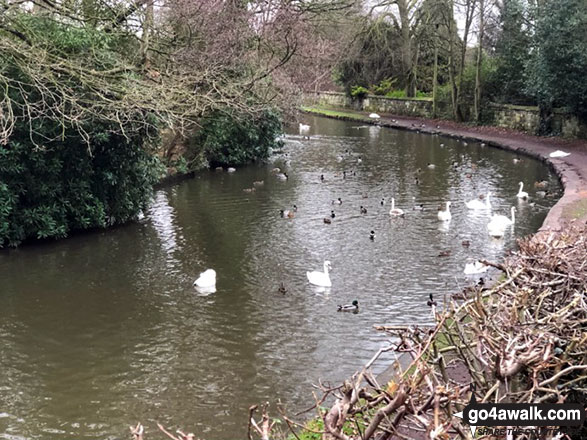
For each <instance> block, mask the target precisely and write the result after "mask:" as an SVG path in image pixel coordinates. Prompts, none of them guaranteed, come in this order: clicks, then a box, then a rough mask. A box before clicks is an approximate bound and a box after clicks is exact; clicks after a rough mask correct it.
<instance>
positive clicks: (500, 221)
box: [489, 206, 516, 226]
mask: <svg viewBox="0 0 587 440" xmlns="http://www.w3.org/2000/svg"><path fill="white" fill-rule="evenodd" d="M510 212H511V215H512V218H511V219H510V218H508V217H506V216H505V215H495V214H494V215H493V216H492V217H491V221H490V222H489V224H491V223H493V224H495V225H503V226H510V225H513V224H514V223H515V222H516V216H515V214H514V213H515V212H516V208H514V207H513V206H512V209H511V210H510Z"/></svg>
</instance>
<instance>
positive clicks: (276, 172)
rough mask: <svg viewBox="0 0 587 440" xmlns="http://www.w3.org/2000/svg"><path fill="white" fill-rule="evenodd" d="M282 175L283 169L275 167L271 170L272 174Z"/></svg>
mask: <svg viewBox="0 0 587 440" xmlns="http://www.w3.org/2000/svg"><path fill="white" fill-rule="evenodd" d="M278 173H281V168H278V167H275V168H272V169H271V174H278Z"/></svg>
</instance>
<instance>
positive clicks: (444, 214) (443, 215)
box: [438, 202, 452, 222]
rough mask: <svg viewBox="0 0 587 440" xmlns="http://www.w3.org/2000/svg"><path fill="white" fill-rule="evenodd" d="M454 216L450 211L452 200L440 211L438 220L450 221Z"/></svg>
mask: <svg viewBox="0 0 587 440" xmlns="http://www.w3.org/2000/svg"><path fill="white" fill-rule="evenodd" d="M451 218H452V215H451V213H450V202H446V209H444V210H442V209H441V210H440V211H438V220H440V221H442V222H448V221H450V219H451Z"/></svg>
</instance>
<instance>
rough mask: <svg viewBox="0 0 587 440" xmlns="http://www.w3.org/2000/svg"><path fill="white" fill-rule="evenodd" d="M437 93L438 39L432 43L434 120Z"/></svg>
mask: <svg viewBox="0 0 587 440" xmlns="http://www.w3.org/2000/svg"><path fill="white" fill-rule="evenodd" d="M437 92H438V38H435V41H434V75H433V77H432V117H433V118H436V115H437V113H438V111H437V109H436V94H437Z"/></svg>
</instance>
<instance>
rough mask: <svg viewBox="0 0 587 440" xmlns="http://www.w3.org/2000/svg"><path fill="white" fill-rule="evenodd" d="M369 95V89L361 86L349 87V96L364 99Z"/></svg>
mask: <svg viewBox="0 0 587 440" xmlns="http://www.w3.org/2000/svg"><path fill="white" fill-rule="evenodd" d="M368 95H369V90H368V89H367V88H366V87H363V86H353V87H351V98H354V99H365V98H366V97H367V96H368Z"/></svg>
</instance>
